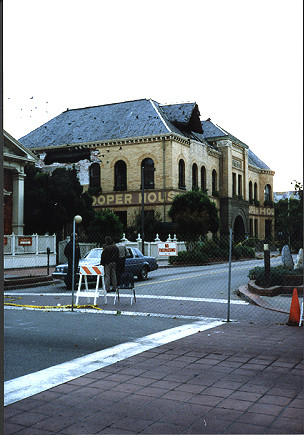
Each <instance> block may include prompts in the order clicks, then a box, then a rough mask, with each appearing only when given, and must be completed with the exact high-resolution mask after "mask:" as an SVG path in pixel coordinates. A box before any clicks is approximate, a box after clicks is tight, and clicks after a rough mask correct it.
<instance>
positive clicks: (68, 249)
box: [64, 233, 80, 290]
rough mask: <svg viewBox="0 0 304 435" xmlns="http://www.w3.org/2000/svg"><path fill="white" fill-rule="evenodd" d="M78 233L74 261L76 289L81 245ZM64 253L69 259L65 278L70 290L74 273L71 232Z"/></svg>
mask: <svg viewBox="0 0 304 435" xmlns="http://www.w3.org/2000/svg"><path fill="white" fill-rule="evenodd" d="M77 240H78V234H76V233H75V263H74V290H75V288H76V274H77V271H78V263H79V260H80V247H79V244H78V242H77ZM64 255H65V256H66V257H67V259H68V272H67V276H66V278H65V285H66V286H67V289H68V290H72V281H73V280H72V274H73V234H71V237H70V241H69V242H68V243H67V245H66V247H65V248H64Z"/></svg>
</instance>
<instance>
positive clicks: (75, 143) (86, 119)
mask: <svg viewBox="0 0 304 435" xmlns="http://www.w3.org/2000/svg"><path fill="white" fill-rule="evenodd" d="M19 141H20V142H21V143H22V144H23V145H24V146H25V147H26V148H28V149H30V150H31V151H32V152H34V154H35V155H36V156H37V157H38V159H39V160H38V163H37V165H38V166H39V167H40V168H43V169H44V170H53V169H54V168H56V167H60V166H66V167H73V166H74V167H75V168H76V169H77V173H78V177H79V180H80V183H81V184H82V186H83V188H84V190H89V192H90V194H91V195H92V196H93V198H94V202H93V205H94V207H95V209H96V210H98V209H102V208H110V209H111V210H113V211H114V212H115V213H116V214H117V215H118V216H119V218H120V220H121V221H122V223H123V224H124V225H125V226H126V225H131V224H132V223H133V220H134V216H135V214H136V213H138V212H139V211H140V210H141V206H142V192H143V191H144V206H145V212H146V213H156V212H158V213H159V214H160V216H161V218H162V221H163V223H164V224H165V225H168V226H169V227H170V218H169V217H168V210H169V208H170V206H171V203H172V199H173V198H174V196H175V195H176V194H180V193H183V192H185V191H187V190H191V189H193V188H201V189H202V190H205V191H206V192H207V194H208V196H209V197H210V199H211V200H212V201H214V202H215V203H216V205H217V207H218V209H219V213H220V220H221V232H222V233H223V234H228V233H229V229H230V227H231V228H232V229H233V232H234V236H235V237H236V238H238V239H242V238H243V239H244V238H245V237H246V236H257V237H259V238H260V239H269V238H270V237H271V236H272V235H273V234H274V208H273V176H274V171H272V170H271V169H270V168H269V167H268V166H267V165H266V164H265V163H263V162H262V161H261V160H260V159H259V158H258V157H257V156H256V155H255V154H254V153H253V151H252V150H251V149H250V148H249V147H248V145H246V144H245V143H244V142H242V141H241V140H239V139H237V138H236V137H234V136H233V135H232V134H230V133H229V132H228V131H226V130H224V129H223V128H221V127H219V126H218V125H217V124H215V123H214V122H213V121H212V120H211V119H207V120H201V119H200V112H199V108H198V106H197V104H196V103H181V104H170V105H168V104H166V105H163V104H160V103H158V102H156V101H154V100H151V99H140V100H135V101H126V102H121V103H114V104H106V105H101V106H94V107H85V108H79V109H72V110H69V109H68V110H66V111H65V112H63V113H61V114H60V115H58V116H56V117H55V118H53V119H51V120H50V121H48V122H47V123H45V124H43V125H41V126H40V127H39V128H37V129H35V130H34V131H32V132H30V133H29V134H27V135H26V136H24V137H22V138H21V139H19ZM142 177H143V182H144V186H142ZM143 187H144V189H143Z"/></svg>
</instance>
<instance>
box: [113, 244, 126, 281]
mask: <svg viewBox="0 0 304 435" xmlns="http://www.w3.org/2000/svg"><path fill="white" fill-rule="evenodd" d="M116 246H117V248H118V251H119V258H118V262H117V265H116V275H117V285H120V280H121V275H122V274H123V273H124V271H125V263H126V258H127V256H128V250H127V248H126V245H125V244H124V243H116Z"/></svg>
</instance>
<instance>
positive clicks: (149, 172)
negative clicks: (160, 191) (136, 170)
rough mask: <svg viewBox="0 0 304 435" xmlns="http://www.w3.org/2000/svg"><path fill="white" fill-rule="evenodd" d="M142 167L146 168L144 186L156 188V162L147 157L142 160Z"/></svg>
mask: <svg viewBox="0 0 304 435" xmlns="http://www.w3.org/2000/svg"><path fill="white" fill-rule="evenodd" d="M141 167H142V168H144V174H143V175H144V188H145V189H154V171H155V168H154V162H153V160H152V159H145V160H143V161H142V162H141Z"/></svg>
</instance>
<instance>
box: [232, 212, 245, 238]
mask: <svg viewBox="0 0 304 435" xmlns="http://www.w3.org/2000/svg"><path fill="white" fill-rule="evenodd" d="M233 235H234V241H235V242H236V243H239V242H242V241H243V240H245V224H244V221H243V218H242V217H241V216H237V217H236V218H235V221H234V225H233Z"/></svg>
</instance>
